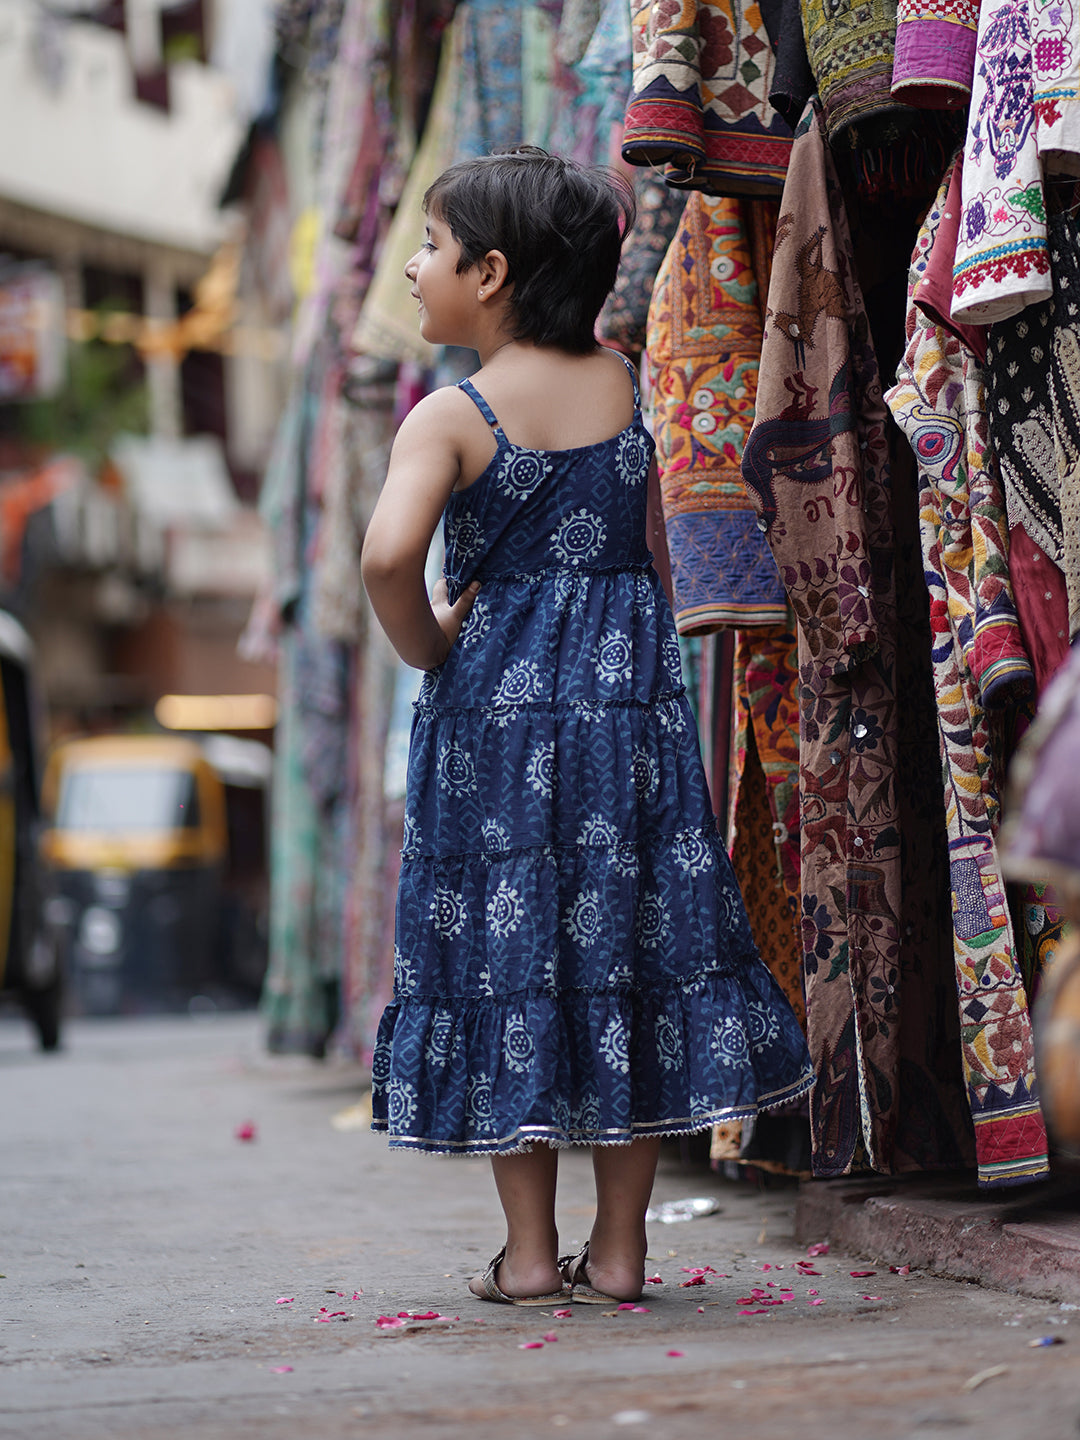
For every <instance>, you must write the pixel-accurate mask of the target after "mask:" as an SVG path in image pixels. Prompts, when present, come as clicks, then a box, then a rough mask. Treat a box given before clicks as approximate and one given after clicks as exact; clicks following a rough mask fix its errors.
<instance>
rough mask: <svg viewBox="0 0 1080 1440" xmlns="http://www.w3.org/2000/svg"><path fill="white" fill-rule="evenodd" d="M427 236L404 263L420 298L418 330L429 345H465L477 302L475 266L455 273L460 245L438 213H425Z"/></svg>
mask: <svg viewBox="0 0 1080 1440" xmlns="http://www.w3.org/2000/svg"><path fill="white" fill-rule="evenodd" d="M425 229H426V232H427V240H426V241H425V243H424V244H423V245H422V246H421V247H420V249H419V250H418V251H417V252H416V254H415V255H414V256H413V257H412V259H411V260H410V261H409V263H408V264H407V265H406V266H405V274H406V276H407V278H408V279H409V280H411V281H412V294H413V296H414V298H415V299H416V300H417V301H418V302H419V312H420V334H421V335H422V336H423V337H424V339H425V340H427V341H428V342H429V343H430V344H432V345H468V344H469V336H470V335H471V333H472V323H473V319H474V316H475V314H476V309H477V305H478V303H479V302H478V300H477V294H476V291H477V284H478V280H477V276H476V266H475V265H474V266H471V267H470V268H469V269H468V270H465V271H463V272H462V273H461V274H460V275H459V274H458V269H457V265H458V260H459V258H460V256H461V246H460V245H459V244H458V242H457V241H456V240H455V239H454V237H453V235H452V234H451V233H450V228H449V226H448V225H446V224H445V223H444V221H442V220H440V219H439V217H438V215H435V214H431V215H429V216H428V220H427V225H426V227H425Z"/></svg>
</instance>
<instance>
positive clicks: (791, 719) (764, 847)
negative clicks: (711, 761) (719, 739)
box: [728, 616, 806, 1028]
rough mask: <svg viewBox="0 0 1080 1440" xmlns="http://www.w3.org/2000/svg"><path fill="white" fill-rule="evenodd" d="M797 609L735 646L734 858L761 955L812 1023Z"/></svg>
mask: <svg viewBox="0 0 1080 1440" xmlns="http://www.w3.org/2000/svg"><path fill="white" fill-rule="evenodd" d="M797 646H798V641H797V638H796V634H795V627H794V616H792V617H791V620H790V623H789V625H788V626H787V627H785V628H778V629H775V630H748V631H741V632H740V633H739V635H738V640H737V647H736V652H735V683H734V687H733V688H734V696H735V703H736V712H735V741H734V757H733V765H732V772H733V773H732V782H731V783H732V791H733V803H732V815H731V821H730V824H729V827H728V832H729V848H730V850H731V863H732V865H733V867H734V869H735V876H736V878H737V880H738V882H739V888H740V890H741V891H742V893H743V896H744V897H745V900H746V913H747V915H748V916H749V919H750V928H751V930H752V931H753V932H754V940H755V942H756V944H757V947H758V950H759V951H760V952H761V958H762V959H763V960H764V961H765V964H766V965H767V966H768V967H769V970H770V971H771V972H772V976H773V979H774V980H775V981H776V983H777V984H778V985H779V986H780V988H781V990H783V992H784V995H785V996H786V997H787V1001H788V1003H789V1005H790V1006H791V1008H792V1009H793V1010H794V1011H795V1014H796V1016H797V1017H798V1019H799V1022H800V1024H802V1025H803V1026H804V1028H805V1025H806V999H805V995H804V993H803V975H802V969H803V966H802V942H801V937H800V935H799V930H798V926H797V924H796V916H797V915H798V912H799V671H798V655H797Z"/></svg>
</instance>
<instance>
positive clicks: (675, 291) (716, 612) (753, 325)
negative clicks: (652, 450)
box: [648, 193, 786, 635]
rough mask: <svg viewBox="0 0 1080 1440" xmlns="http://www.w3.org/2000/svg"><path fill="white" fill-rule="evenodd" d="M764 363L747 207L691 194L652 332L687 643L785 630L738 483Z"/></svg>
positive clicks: (775, 581) (769, 563)
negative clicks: (756, 629)
mask: <svg viewBox="0 0 1080 1440" xmlns="http://www.w3.org/2000/svg"><path fill="white" fill-rule="evenodd" d="M770 228H771V227H770ZM760 354H761V311H760V307H759V302H758V290H757V282H756V279H755V277H754V271H753V267H752V264H751V245H750V238H749V234H748V230H747V226H746V223H745V220H744V214H743V207H742V202H740V201H738V200H731V199H713V198H711V197H709V196H706V195H702V194H701V193H695V194H693V195H691V196H690V198H689V200H688V201H687V202H686V208H685V210H684V211H683V214H682V219H681V220H680V223H679V227H678V229H677V231H676V233H675V238H674V240H673V241H672V243H671V246H670V248H669V250H668V253H667V255H666V257H665V259H664V263H663V265H662V266H661V267H660V273H659V275H658V276H657V279H656V287H655V289H654V290H653V298H652V305H651V307H650V310H649V326H648V355H649V367H650V377H651V388H652V406H653V423H654V427H655V433H656V458H657V464H658V466H659V470H660V489H661V495H662V498H663V502H664V520H665V523H666V527H667V539H668V551H669V553H670V556H671V578H672V585H673V587H674V592H675V606H674V609H675V623H676V626H677V628H678V630H679V633H680V634H682V635H693V634H706V633H708V632H709V631H712V630H715V629H717V628H718V627H720V626H723V625H731V626H738V627H740V628H745V627H746V626H753V625H766V626H776V625H782V623H783V620H784V615H785V611H786V605H785V600H784V589H783V586H782V585H781V583H780V577H779V576H778V574H777V572H776V562H775V561H774V560H773V557H772V554H771V552H770V550H769V547H768V545H767V544H766V543H765V539H764V536H763V535H762V534H761V532H760V530H759V529H758V524H757V516H756V514H755V513H754V509H753V506H752V504H751V502H750V501H749V499H748V498H747V495H746V490H745V487H744V486H743V483H742V475H741V473H740V463H741V460H742V451H743V445H744V443H745V440H746V436H747V435H748V434H749V432H750V426H751V425H752V423H753V419H754V400H755V396H756V394H757V375H758V364H759V357H760Z"/></svg>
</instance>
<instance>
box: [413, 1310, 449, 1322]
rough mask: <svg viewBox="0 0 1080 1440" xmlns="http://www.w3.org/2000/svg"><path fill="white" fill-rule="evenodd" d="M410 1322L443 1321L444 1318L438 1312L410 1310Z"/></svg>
mask: <svg viewBox="0 0 1080 1440" xmlns="http://www.w3.org/2000/svg"><path fill="white" fill-rule="evenodd" d="M407 1313H408V1316H409V1319H410V1320H441V1319H442V1316H441V1315H440V1314H439V1312H438V1310H409V1311H408V1312H407Z"/></svg>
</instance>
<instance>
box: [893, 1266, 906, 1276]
mask: <svg viewBox="0 0 1080 1440" xmlns="http://www.w3.org/2000/svg"><path fill="white" fill-rule="evenodd" d="M889 1269H890V1270H891V1272H892V1273H893V1274H894V1275H910V1274H911V1266H910V1265H890V1266H889Z"/></svg>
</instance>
